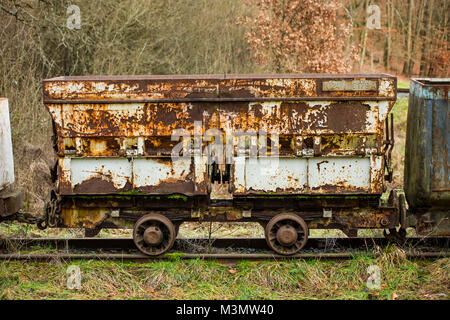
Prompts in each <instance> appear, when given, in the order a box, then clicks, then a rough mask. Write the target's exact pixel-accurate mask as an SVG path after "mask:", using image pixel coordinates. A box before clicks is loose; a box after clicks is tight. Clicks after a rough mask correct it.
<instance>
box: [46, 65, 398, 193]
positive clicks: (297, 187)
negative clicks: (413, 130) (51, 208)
mask: <svg viewBox="0 0 450 320" xmlns="http://www.w3.org/2000/svg"><path fill="white" fill-rule="evenodd" d="M395 97H396V78H395V77H392V76H388V75H300V74H289V75H220V76H219V75H209V76H148V77H147V76H136V77H61V78H54V79H49V80H45V81H44V102H45V104H46V107H47V108H48V110H49V112H50V114H51V116H52V118H53V121H54V124H55V130H56V138H57V139H56V141H57V145H56V147H57V154H58V159H59V160H58V181H57V184H58V192H59V194H61V195H82V194H115V193H139V194H172V193H182V194H185V195H188V196H191V195H204V196H208V195H211V194H212V199H214V200H216V199H217V197H219V198H220V196H223V199H224V200H226V199H228V200H229V199H232V195H236V196H244V195H250V194H255V193H256V194H263V193H265V194H272V193H274V194H308V195H318V194H323V193H325V194H347V193H351V194H366V195H370V194H374V195H379V194H381V193H382V190H383V171H384V162H383V156H384V152H385V151H384V150H385V149H384V144H383V143H384V141H383V136H384V121H385V119H386V117H387V115H388V113H389V111H390V108H391V107H392V105H393V103H394V101H395ZM196 123H197V124H198V123H199V125H200V127H199V128H196ZM179 129H182V130H183V135H182V136H183V137H185V138H183V140H180V139H181V136H178V137H177V139H175V140H174V139H173V137H172V135H173V134H174V132H175V131H176V130H179ZM208 132H219V133H218V134H212V136H208ZM262 133H265V134H266V135H264V134H262ZM196 135H197V137H198V135H200V140H199V141H200V142H199V143H198V144H197V145H196V146H195V144H196V139H197V138H196ZM178 138H180V139H178ZM219 140H221V141H223V142H224V144H225V143H227V145H226V146H224V148H230V149H231V150H232V156H231V157H229V158H227V159H231V163H230V164H229V165H230V169H229V171H227V170H228V169H225V166H221V167H220V169H219V171H218V172H220V175H222V176H224V177H225V179H226V180H227V181H226V182H224V183H227V185H226V186H220V187H219V188H218V187H217V186H216V185H215V183H217V182H214V181H213V180H214V177H213V176H214V174H213V170H215V169H213V168H212V167H211V164H210V163H209V162H208V157H207V155H205V152H204V151H205V150H207V149H208V148H209V147H211V142H212V141H214V142H215V141H219ZM180 141H182V144H183V148H184V144H186V145H187V146H188V145H190V142H193V144H194V148H192V145H191V148H188V149H187V150H189V151H190V152H191V153H190V156H188V157H187V158H182V160H181V161H171V158H170V156H171V155H172V152H173V150H174V148H175V147H176V146H177V145H179V143H180ZM195 148H197V149H195ZM194 149H195V150H197V151H198V152H197V151H195V150H194ZM252 150H256V152H257V154H259V155H261V153H260V152H261V151H262V150H266V151H267V153H266V154H265V156H267V157H269V159H275V158H276V156H277V155H280V158H279V159H278V160H277V161H276V167H274V169H273V170H272V169H270V168H269V169H267V166H266V165H265V162H266V160H264V156H262V157H261V156H260V157H259V158H257V159H253V158H252ZM184 151H186V149H183V155H185V154H184ZM271 161H272V160H269V162H271ZM224 170H225V171H224ZM267 170H269V171H267ZM270 170H272V171H270ZM264 172H266V173H268V175H264V174H261V173H264ZM221 179H222V178H221ZM212 189H213V191H211V190H212ZM219 191H220V192H219Z"/></svg>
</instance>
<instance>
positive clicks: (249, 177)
mask: <svg viewBox="0 0 450 320" xmlns="http://www.w3.org/2000/svg"><path fill="white" fill-rule="evenodd" d="M245 183H246V190H248V191H249V190H254V191H259V190H260V191H265V192H276V191H277V190H280V189H281V190H286V191H293V190H303V189H304V187H305V186H306V184H307V160H306V159H289V158H279V159H271V158H260V159H246V163H245Z"/></svg>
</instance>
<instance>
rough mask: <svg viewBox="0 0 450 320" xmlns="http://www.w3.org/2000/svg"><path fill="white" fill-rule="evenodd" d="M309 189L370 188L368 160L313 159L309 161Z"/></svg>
mask: <svg viewBox="0 0 450 320" xmlns="http://www.w3.org/2000/svg"><path fill="white" fill-rule="evenodd" d="M308 180H309V187H310V188H311V189H314V188H320V187H322V186H324V185H330V186H340V187H343V186H346V187H355V188H367V189H368V188H370V159H369V158H313V159H310V160H309V177H308Z"/></svg>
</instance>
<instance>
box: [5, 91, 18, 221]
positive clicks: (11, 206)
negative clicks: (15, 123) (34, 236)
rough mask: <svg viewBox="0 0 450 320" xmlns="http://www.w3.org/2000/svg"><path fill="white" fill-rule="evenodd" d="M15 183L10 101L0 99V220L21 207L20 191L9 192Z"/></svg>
mask: <svg viewBox="0 0 450 320" xmlns="http://www.w3.org/2000/svg"><path fill="white" fill-rule="evenodd" d="M13 183H14V158H13V148H12V141H11V125H10V122H9V105H8V99H6V98H0V219H1V218H2V217H6V216H8V215H11V214H13V213H15V212H17V211H18V210H19V208H20V206H21V194H20V192H19V191H11V190H9V188H8V187H9V186H10V185H12V184H13Z"/></svg>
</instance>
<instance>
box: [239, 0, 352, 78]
mask: <svg viewBox="0 0 450 320" xmlns="http://www.w3.org/2000/svg"><path fill="white" fill-rule="evenodd" d="M246 2H247V4H248V5H249V6H250V7H253V8H255V10H256V12H255V14H254V15H253V16H252V17H245V18H244V19H242V23H243V24H244V25H245V26H246V27H247V28H248V32H247V33H246V38H247V41H248V42H249V43H250V47H251V50H252V52H253V55H254V58H255V59H256V60H257V61H258V63H260V64H262V65H264V66H265V67H266V69H270V68H271V67H272V66H273V69H274V70H273V71H276V72H311V73H312V72H317V73H325V72H330V73H345V72H349V71H350V70H351V67H352V65H351V62H352V60H353V61H354V60H355V59H356V55H355V53H356V52H355V47H354V46H352V45H348V40H349V39H350V32H351V29H350V23H349V22H348V21H346V19H345V18H343V17H340V16H339V11H338V10H339V8H340V7H341V5H340V2H339V1H338V0H329V1H321V0H247V1H246ZM347 48H348V49H347Z"/></svg>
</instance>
